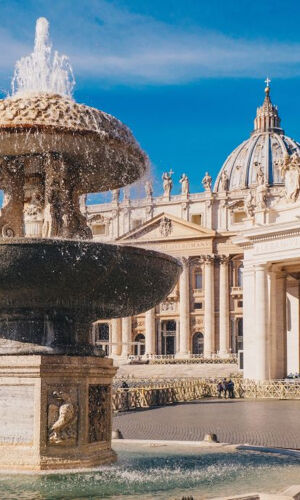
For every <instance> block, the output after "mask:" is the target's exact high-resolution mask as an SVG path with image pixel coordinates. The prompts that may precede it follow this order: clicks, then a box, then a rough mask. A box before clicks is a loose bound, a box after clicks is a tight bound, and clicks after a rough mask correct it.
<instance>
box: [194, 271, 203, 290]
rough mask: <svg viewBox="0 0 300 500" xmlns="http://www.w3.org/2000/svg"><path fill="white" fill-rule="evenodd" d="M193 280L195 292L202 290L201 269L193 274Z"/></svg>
mask: <svg viewBox="0 0 300 500" xmlns="http://www.w3.org/2000/svg"><path fill="white" fill-rule="evenodd" d="M194 277H195V280H194V283H195V288H196V289H197V290H202V271H201V269H197V270H196V271H195V274H194Z"/></svg>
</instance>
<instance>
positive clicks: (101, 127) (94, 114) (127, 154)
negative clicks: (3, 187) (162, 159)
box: [0, 93, 148, 193]
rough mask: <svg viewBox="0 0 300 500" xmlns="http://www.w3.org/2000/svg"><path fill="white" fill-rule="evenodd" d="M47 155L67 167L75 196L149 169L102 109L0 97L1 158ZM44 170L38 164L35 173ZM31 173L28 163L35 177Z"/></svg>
mask: <svg viewBox="0 0 300 500" xmlns="http://www.w3.org/2000/svg"><path fill="white" fill-rule="evenodd" d="M47 153H52V154H53V153H56V154H59V155H61V156H62V158H63V159H64V161H66V162H67V163H68V164H69V165H71V166H72V168H73V169H74V172H75V174H76V175H78V180H79V181H80V182H78V188H79V192H80V193H89V192H99V191H108V190H111V189H116V188H120V187H122V186H125V185H127V184H132V183H133V182H135V181H137V180H138V179H139V178H140V177H142V176H143V175H144V174H145V172H146V171H147V169H148V158H147V155H146V154H145V153H144V152H143V151H142V149H141V148H140V146H139V144H138V143H137V141H136V140H135V138H134V136H133V135H132V133H131V131H130V130H129V128H128V127H127V126H126V125H124V124H123V123H121V122H120V121H119V120H118V119H117V118H115V117H113V116H111V115H109V114H108V113H105V112H104V111H101V110H98V109H95V108H91V107H89V106H85V105H83V104H78V103H76V102H74V101H73V100H72V99H70V98H67V97H64V96H61V95H56V94H49V93H44V94H36V95H27V96H23V97H17V96H15V97H9V98H7V99H0V154H1V156H9V157H26V156H30V157H32V156H34V155H42V156H45V155H47ZM21 163H22V162H21ZM25 164H26V161H25ZM25 168H26V165H25ZM46 168H47V162H43V164H42V165H38V170H37V173H44V170H45V169H46ZM32 169H33V164H32V162H30V173H31V174H34V173H35V172H34V170H32ZM0 173H1V172H0Z"/></svg>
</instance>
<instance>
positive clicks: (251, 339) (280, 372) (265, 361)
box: [244, 263, 300, 380]
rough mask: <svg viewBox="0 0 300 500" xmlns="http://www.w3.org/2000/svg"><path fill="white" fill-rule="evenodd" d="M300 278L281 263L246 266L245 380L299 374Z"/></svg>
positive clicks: (297, 273)
mask: <svg viewBox="0 0 300 500" xmlns="http://www.w3.org/2000/svg"><path fill="white" fill-rule="evenodd" d="M299 271H300V265H299ZM299 275H300V273H299V272H292V271H291V270H289V269H288V267H287V268H282V267H280V265H279V264H268V265H267V264H264V263H260V264H253V265H248V266H247V267H245V269H244V352H245V362H244V377H245V378H249V379H254V380H266V379H278V378H279V379H281V378H284V377H286V375H287V374H288V373H298V372H299V371H300V319H299V318H300V315H299V310H300V301H299V295H300V293H299V291H300V280H299Z"/></svg>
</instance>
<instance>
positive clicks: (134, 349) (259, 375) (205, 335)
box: [86, 81, 300, 379]
mask: <svg viewBox="0 0 300 500" xmlns="http://www.w3.org/2000/svg"><path fill="white" fill-rule="evenodd" d="M187 172H188V167H187ZM202 175H203V174H202ZM199 181H200V179H199ZM180 182H181V194H179V195H172V187H173V181H172V171H170V172H168V173H167V172H166V173H164V175H163V194H162V195H161V196H153V192H152V186H151V183H150V182H149V181H148V182H146V183H145V196H144V197H142V198H140V199H130V196H129V192H128V191H126V190H125V192H123V193H122V194H121V193H120V192H119V191H114V192H113V193H112V200H111V201H110V202H109V203H102V204H96V205H89V206H87V207H86V214H87V218H88V222H89V225H90V227H91V229H92V231H93V235H94V239H95V240H96V241H106V242H109V241H114V242H118V243H120V244H126V245H134V246H140V247H143V248H148V249H153V250H157V251H161V252H165V253H168V254H171V255H173V256H175V257H177V258H179V259H181V261H182V264H183V272H182V275H181V277H180V280H179V282H178V283H177V285H176V286H175V288H174V290H172V292H171V293H170V294H169V295H168V297H166V299H165V301H164V302H162V303H161V304H159V305H158V306H156V307H155V308H153V309H151V310H150V311H147V312H146V313H145V314H141V315H139V316H135V317H132V318H122V319H112V320H110V321H102V320H99V322H98V323H97V325H96V327H95V341H96V342H97V343H100V344H101V345H103V347H104V348H105V349H106V350H107V353H109V354H110V355H112V356H113V357H114V358H116V359H119V360H121V361H124V360H126V359H128V357H129V356H142V357H144V358H151V357H155V356H174V357H175V358H189V357H197V356H203V357H204V358H211V357H220V358H228V357H229V356H233V355H237V354H238V353H239V352H240V353H243V354H244V361H243V362H244V376H245V377H247V378H253V379H266V378H282V377H284V376H285V375H286V374H287V373H289V372H299V371H300V367H299V359H300V352H299V351H300V350H299V328H300V318H299V279H300V199H299V191H300V144H299V143H298V142H296V141H295V140H294V139H291V138H290V137H288V136H286V135H285V133H284V131H283V129H282V128H281V123H280V118H279V115H278V110H277V107H276V106H274V105H273V104H272V102H271V99H270V87H269V82H268V81H267V87H266V89H265V99H264V102H263V104H262V106H260V107H258V108H257V113H256V117H255V120H254V130H253V131H252V133H251V134H250V137H249V138H248V139H247V140H245V141H244V142H242V143H241V144H240V145H239V146H238V147H237V148H236V149H235V150H234V151H233V152H232V153H231V154H230V155H229V156H228V157H227V159H226V160H225V162H224V164H223V166H222V168H221V169H220V172H219V175H218V177H217V179H216V181H215V183H213V182H212V179H211V177H210V175H209V174H208V173H205V175H204V178H203V179H202V184H203V187H204V191H202V192H198V193H190V190H189V182H188V176H187V175H185V174H183V175H182V177H181V179H180ZM199 184H200V182H199ZM136 279H137V280H138V279H139V277H138V276H137V277H136Z"/></svg>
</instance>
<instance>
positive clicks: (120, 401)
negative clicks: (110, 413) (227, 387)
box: [112, 378, 300, 411]
mask: <svg viewBox="0 0 300 500" xmlns="http://www.w3.org/2000/svg"><path fill="white" fill-rule="evenodd" d="M232 380H233V381H234V384H235V390H234V392H235V397H237V398H250V399H258V398H259V399H269V398H272V399H300V380H299V381H298V380H295V381H294V380H293V381H286V380H271V381H264V382H255V381H253V380H243V379H240V378H237V379H232ZM216 396H217V382H216V381H215V380H208V379H190V380H184V381H175V382H168V383H163V382H162V383H156V385H151V386H140V387H130V388H128V389H121V388H118V389H116V390H115V391H114V393H113V401H112V406H113V410H114V411H127V410H134V409H137V408H150V407H151V406H165V405H168V404H173V403H183V402H187V401H195V400H198V399H202V398H206V397H216Z"/></svg>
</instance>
